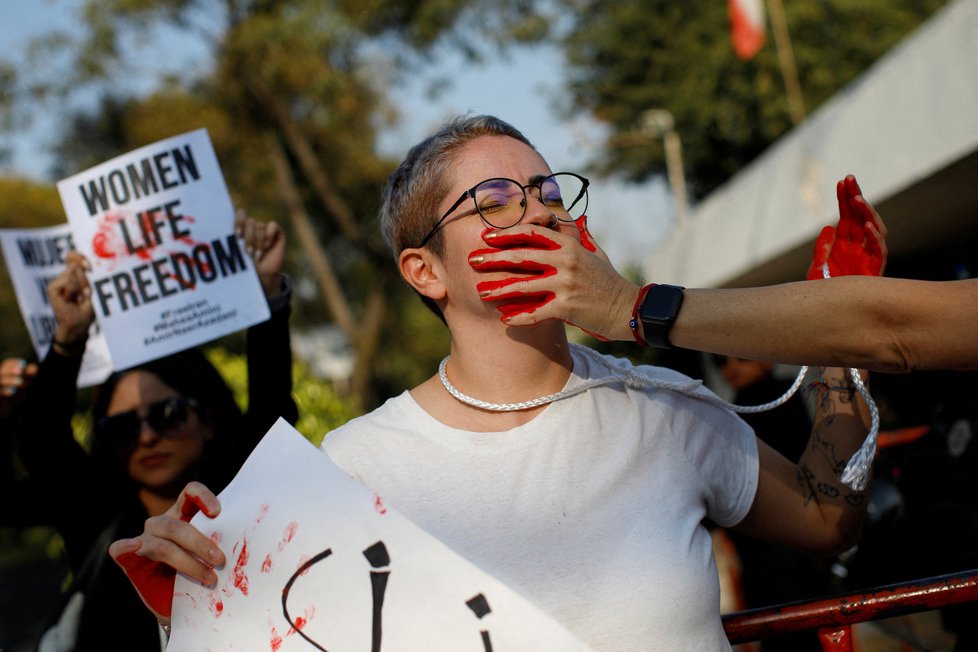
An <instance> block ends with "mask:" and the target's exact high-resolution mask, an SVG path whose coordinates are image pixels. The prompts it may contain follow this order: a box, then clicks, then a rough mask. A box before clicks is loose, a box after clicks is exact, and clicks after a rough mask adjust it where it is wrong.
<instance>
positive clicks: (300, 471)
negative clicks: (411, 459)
mask: <svg viewBox="0 0 978 652" xmlns="http://www.w3.org/2000/svg"><path fill="white" fill-rule="evenodd" d="M220 500H221V513H220V514H219V515H218V516H217V517H216V518H214V519H210V518H207V517H206V516H204V515H203V514H198V515H197V516H195V517H194V519H193V521H192V523H193V524H194V525H195V526H196V527H197V528H198V529H200V531H201V532H203V533H205V534H207V535H208V536H210V537H211V538H212V539H213V540H214V541H215V542H216V543H217V544H218V545H219V546H221V548H222V550H224V553H225V555H226V557H227V563H226V564H225V566H224V567H223V568H218V569H215V570H216V571H217V573H218V582H217V586H216V588H214V589H208V588H205V587H202V586H201V585H199V584H197V583H196V582H193V581H192V580H188V579H186V578H184V577H182V576H179V575H178V576H177V580H176V587H175V590H174V594H173V616H172V625H173V633H172V636H171V637H170V642H169V645H168V646H167V652H183V651H185V650H194V651H199V650H211V651H212V652H216V651H217V650H261V649H265V650H273V651H276V652H288V651H289V650H295V651H300V650H301V651H303V652H304V651H306V650H310V649H319V650H329V651H330V652H362V651H363V650H372V651H374V652H377V651H380V650H426V651H429V652H438V651H446V652H447V651H451V652H466V651H471V652H488V651H489V650H494V651H495V652H506V651H513V652H524V651H526V650H534V651H535V652H545V651H548V650H560V651H561V652H575V651H584V650H590V649H591V648H589V647H588V646H587V645H585V644H584V643H582V642H581V641H580V640H579V639H577V638H576V637H575V636H574V635H572V634H571V633H570V632H568V631H567V630H566V629H565V628H564V627H563V626H562V625H561V624H559V623H557V622H556V621H554V620H553V619H552V618H550V617H549V616H547V615H546V614H544V613H543V612H542V611H540V610H539V609H538V608H537V607H535V606H533V605H532V604H530V603H529V602H528V601H527V600H526V599H524V598H522V597H521V596H519V595H518V594H516V593H515V592H514V591H513V590H512V589H510V588H508V587H507V586H505V585H504V584H502V583H501V582H499V581H498V580H496V579H495V578H493V577H492V576H490V575H488V574H486V573H484V572H482V571H481V570H479V569H478V568H477V567H476V566H474V565H473V564H471V563H470V562H468V561H467V560H465V559H463V558H462V557H460V556H459V555H457V554H456V553H454V552H453V551H452V550H450V549H449V548H448V547H447V546H446V545H445V544H443V543H441V542H440V541H438V540H437V539H435V538H434V537H432V536H431V535H429V534H427V533H426V532H425V531H423V530H422V529H420V528H419V527H417V526H416V525H414V524H413V523H411V522H410V521H409V520H407V519H406V518H405V517H403V516H401V515H400V514H398V513H396V512H395V510H394V509H393V508H391V507H389V506H385V505H384V503H383V501H382V500H381V498H378V497H377V496H375V495H374V494H372V493H371V492H370V491H368V490H367V489H366V488H365V487H363V486H362V485H360V484H359V483H357V482H356V481H354V480H353V479H352V478H350V477H349V476H348V475H347V474H346V473H344V472H343V471H342V470H341V469H340V468H339V467H337V466H336V465H335V464H334V463H333V462H332V461H330V460H329V458H328V457H327V456H326V455H325V454H324V453H322V452H321V451H318V450H316V449H315V448H314V447H313V446H312V444H310V443H309V442H308V441H306V440H305V439H304V438H303V437H302V435H300V434H299V433H298V432H296V431H295V430H294V429H293V428H292V427H291V426H289V425H288V424H287V423H286V422H285V421H283V420H281V419H280V420H279V421H278V422H277V423H276V424H275V425H274V426H273V427H272V429H271V430H270V431H269V432H268V434H267V435H266V436H265V438H264V439H263V440H262V442H261V443H260V444H259V445H258V447H257V448H256V449H255V451H254V452H253V453H252V455H251V457H249V458H248V460H247V462H245V464H244V465H243V466H242V468H241V471H240V472H239V473H238V475H237V476H236V477H235V479H234V480H233V481H232V482H231V484H230V485H228V487H227V488H226V489H225V490H224V491H223V492H222V493H221V495H220Z"/></svg>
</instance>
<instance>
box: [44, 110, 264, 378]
mask: <svg viewBox="0 0 978 652" xmlns="http://www.w3.org/2000/svg"><path fill="white" fill-rule="evenodd" d="M58 192H59V193H60V195H61V202H62V204H63V205H64V207H65V212H66V213H67V214H68V223H69V224H70V225H71V228H72V232H73V234H74V237H75V244H76V246H77V248H78V250H79V251H80V252H82V253H83V254H84V255H85V256H86V257H87V258H88V260H89V262H90V263H91V265H92V271H91V272H90V273H89V275H88V278H89V282H90V283H91V288H92V304H93V305H94V307H95V313H96V315H97V317H98V320H99V323H100V325H101V327H102V330H103V331H104V333H105V337H106V340H107V342H108V345H109V352H110V354H111V356H112V363H113V365H114V366H115V368H116V369H123V368H126V367H130V366H133V365H135V364H139V363H141V362H145V361H146V360H152V359H154V358H159V357H162V356H165V355H168V354H170V353H174V352H176V351H181V350H183V349H186V348H189V347H191V346H195V345H197V344H201V343H203V342H207V341H210V340H213V339H215V338H217V337H220V336H222V335H226V334H228V333H231V332H234V331H237V330H240V329H243V328H247V327H248V326H251V325H253V324H256V323H259V322H262V321H264V320H266V319H268V316H269V311H268V304H267V302H266V301H265V298H264V294H263V293H262V289H261V284H260V283H259V281H258V276H257V274H256V273H255V271H254V265H253V264H252V262H251V259H250V258H249V256H248V255H247V253H246V252H245V251H244V247H243V246H242V245H241V243H240V241H239V240H238V238H237V237H236V236H235V234H234V208H233V206H232V204H231V198H230V197H229V195H228V191H227V187H226V186H225V185H224V178H223V176H222V174H221V169H220V166H219V165H218V162H217V157H216V156H215V154H214V149H213V147H212V146H211V142H210V138H209V137H208V135H207V131H206V130H204V129H200V130H197V131H193V132H190V133H186V134H183V135H180V136H175V137H173V138H168V139H166V140H161V141H159V142H157V143H153V144H152V145H147V146H145V147H141V148H139V149H137V150H135V151H132V152H129V153H128V154H125V155H123V156H119V157H117V158H114V159H112V160H110V161H107V162H105V163H102V164H101V165H98V166H96V167H93V168H91V169H89V170H86V171H85V172H82V173H80V174H76V175H74V176H72V177H69V178H67V179H64V180H62V181H60V182H58Z"/></svg>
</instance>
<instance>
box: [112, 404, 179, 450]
mask: <svg viewBox="0 0 978 652" xmlns="http://www.w3.org/2000/svg"><path fill="white" fill-rule="evenodd" d="M197 405H198V404H197V401H195V400H193V399H192V398H187V397H185V396H177V397H174V398H167V399H163V400H162V401H157V402H156V403H153V404H152V405H150V406H149V408H148V409H147V410H146V416H145V417H141V416H139V413H137V412H136V411H135V410H130V411H128V412H121V413H119V414H113V415H112V416H106V417H102V418H101V419H99V420H98V422H97V423H96V424H95V430H96V431H97V433H98V434H100V435H102V436H105V437H107V438H109V439H111V441H112V442H113V443H114V444H115V445H116V447H117V448H118V449H119V450H121V451H125V452H131V451H132V450H134V449H135V448H136V442H137V441H139V433H140V432H142V429H143V423H145V424H146V425H148V426H149V427H150V428H152V429H153V432H155V433H156V434H157V435H159V436H160V437H173V436H175V435H176V434H178V433H179V431H180V430H181V429H182V428H183V427H184V426H185V425H187V421H188V419H189V418H190V410H191V409H196V408H197Z"/></svg>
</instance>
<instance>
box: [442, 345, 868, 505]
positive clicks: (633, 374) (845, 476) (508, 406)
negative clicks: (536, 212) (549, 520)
mask: <svg viewBox="0 0 978 652" xmlns="http://www.w3.org/2000/svg"><path fill="white" fill-rule="evenodd" d="M570 346H571V348H572V349H573V350H574V351H577V352H579V353H581V354H582V355H585V356H587V357H588V358H590V359H591V360H592V361H593V362H596V363H597V364H599V365H601V366H603V367H605V368H606V369H608V370H609V371H611V373H610V374H609V375H607V376H605V377H603V378H591V379H589V380H585V381H583V382H581V383H580V384H578V385H575V386H574V387H569V388H566V389H562V390H560V391H559V392H554V393H553V394H547V395H546V396H541V397H539V398H535V399H531V400H529V401H520V402H518V403H490V402H489V401H483V400H480V399H477V398H474V397H472V396H469V395H468V394H464V393H463V392H461V391H459V389H458V388H456V387H455V386H454V385H452V383H451V382H450V381H449V380H448V374H447V373H446V371H445V369H446V367H447V366H448V360H449V358H450V357H451V356H445V357H444V358H443V359H442V361H441V363H440V364H439V365H438V378H439V379H440V380H441V384H442V385H444V387H445V389H446V390H447V391H448V393H449V394H451V395H452V396H453V397H455V398H456V399H457V400H459V401H461V402H462V403H465V404H466V405H471V406H473V407H476V408H479V409H482V410H488V411H490V412H518V411H520V410H529V409H531V408H535V407H540V406H543V405H547V404H549V403H553V402H554V401H559V400H561V399H564V398H569V397H571V396H577V395H578V394H583V393H584V392H586V391H588V390H589V389H592V388H595V387H600V386H602V385H611V384H613V383H622V384H624V385H625V386H626V387H629V388H632V389H637V390H644V389H651V388H656V389H664V390H669V391H673V392H679V393H681V394H687V395H689V396H692V397H694V398H696V399H699V400H701V401H705V402H707V403H711V404H713V405H717V406H720V407H724V408H727V409H730V410H733V411H734V412H738V413H741V414H755V413H757V412H766V411H767V410H772V409H774V408H776V407H778V406H779V405H782V404H784V403H785V402H786V401H788V399H790V398H791V397H792V396H793V395H794V394H795V392H797V391H798V388H799V387H801V384H802V381H803V380H804V379H805V375H806V374H807V373H808V367H802V368H801V371H799V373H798V376H797V377H796V378H795V381H794V383H792V385H791V387H789V388H788V391H786V392H785V393H784V395H782V396H781V397H780V398H777V399H775V400H773V401H771V402H769V403H764V404H763V405H734V404H733V403H728V402H727V401H724V400H723V399H722V398H720V397H719V396H717V395H715V394H713V393H712V392H708V391H697V390H699V389H700V388H701V387H702V386H703V381H702V380H688V381H683V382H677V381H669V380H662V379H659V378H650V377H649V376H646V375H644V374H642V373H640V372H639V369H638V368H636V367H633V366H632V365H630V364H628V363H627V362H626V361H624V360H619V359H617V358H610V357H606V356H603V355H601V354H600V353H598V352H597V351H595V350H594V349H591V348H589V347H586V346H581V345H579V344H571V345H570ZM849 373H850V374H851V376H852V380H853V384H855V386H856V389H857V390H859V393H860V394H861V395H862V397H863V399H864V400H865V401H866V404H867V405H868V406H869V413H870V418H871V424H870V429H869V434H868V435H867V436H866V440H865V441H864V442H863V445H862V446H861V447H860V449H859V450H858V451H856V453H855V455H853V456H852V458H851V459H850V460H849V462H848V464H846V468H845V470H844V471H843V472H842V476H841V480H842V482H844V483H845V484H847V485H848V486H850V487H852V488H853V489H855V490H856V491H862V490H863V489H865V488H866V485H867V484H868V482H869V475H870V468H871V465H872V462H873V458H874V457H875V456H876V435H877V433H878V432H879V410H878V409H877V407H876V403H875V402H874V401H873V399H872V397H871V396H870V395H869V391H868V390H867V389H866V386H865V385H864V384H863V382H862V378H860V377H859V372H858V371H857V370H856V369H850V370H849Z"/></svg>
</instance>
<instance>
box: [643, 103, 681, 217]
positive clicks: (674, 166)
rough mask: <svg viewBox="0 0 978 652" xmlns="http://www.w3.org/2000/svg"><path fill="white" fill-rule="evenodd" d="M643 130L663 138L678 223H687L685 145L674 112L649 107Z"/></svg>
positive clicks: (644, 118) (644, 114)
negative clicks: (677, 127) (677, 129)
mask: <svg viewBox="0 0 978 652" xmlns="http://www.w3.org/2000/svg"><path fill="white" fill-rule="evenodd" d="M642 131H644V132H645V133H646V134H648V135H649V136H651V137H653V138H662V146H663V149H664V150H665V154H666V172H667V174H668V176H669V189H670V191H671V193H672V201H673V204H674V205H675V208H676V224H677V225H685V223H686V216H687V214H688V213H689V201H688V199H687V198H686V175H685V173H684V172H683V145H682V142H681V141H680V139H679V133H678V132H677V131H676V122H675V120H674V119H673V117H672V113H670V112H669V111H667V110H666V109H648V110H647V111H644V112H642Z"/></svg>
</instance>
